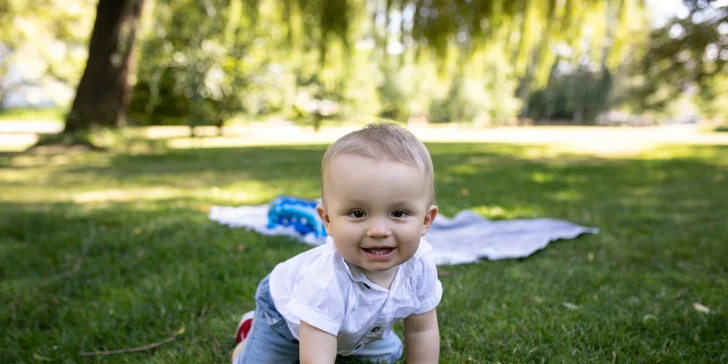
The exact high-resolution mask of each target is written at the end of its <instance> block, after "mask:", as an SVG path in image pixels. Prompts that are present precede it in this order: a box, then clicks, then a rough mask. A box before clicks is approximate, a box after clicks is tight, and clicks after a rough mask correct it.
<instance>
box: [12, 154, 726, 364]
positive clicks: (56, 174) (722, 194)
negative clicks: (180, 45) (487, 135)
mask: <svg viewBox="0 0 728 364" xmlns="http://www.w3.org/2000/svg"><path fill="white" fill-rule="evenodd" d="M429 147H430V149H431V153H432V154H433V159H434V164H435V168H436V185H437V200H438V203H439V205H440V207H441V211H442V212H443V213H444V214H445V215H449V216H451V215H453V214H454V213H455V212H457V211H459V210H462V209H469V208H472V209H476V211H479V212H481V213H483V214H485V215H486V216H487V217H490V218H495V219H506V218H516V217H540V216H548V217H554V218H561V219H567V220H571V221H574V222H577V223H580V224H585V225H591V226H596V227H599V228H600V229H601V233H600V234H599V235H597V236H590V237H585V238H581V239H578V240H577V241H574V242H561V243H556V244H552V245H551V246H550V247H549V248H548V249H546V250H543V251H541V252H539V253H537V254H536V255H535V256H534V257H532V258H530V259H527V260H517V261H498V262H481V263H479V264H472V265H465V266H455V267H442V269H441V272H442V280H443V285H444V287H445V298H444V299H443V302H442V304H441V305H440V307H439V309H438V314H439V316H440V320H441V321H440V322H441V333H442V359H443V360H442V362H463V361H465V360H467V359H468V358H469V357H470V358H473V360H475V361H477V362H482V361H502V362H503V361H509V362H510V361H514V360H515V361H519V360H524V359H525V360H532V359H533V360H536V361H540V359H541V358H547V359H552V360H554V361H571V360H578V359H584V360H599V361H604V360H612V358H613V355H617V356H618V357H627V358H633V359H635V360H637V361H658V360H670V359H671V360H674V359H675V358H685V359H686V360H687V359H688V358H689V360H697V361H702V360H701V358H702V359H707V360H708V361H709V360H710V359H715V358H719V357H720V355H721V353H724V347H725V346H724V345H723V344H724V343H725V342H726V340H727V339H728V336H726V335H728V334H726V333H727V332H728V330H724V329H725V325H726V324H725V322H726V318H727V317H726V314H725V312H726V310H728V304H726V302H725V300H724V298H725V294H726V293H728V281H727V280H726V277H728V275H726V270H728V265H727V264H728V263H727V262H728V247H727V246H726V245H725V244H724V243H725V236H728V226H726V225H727V224H725V216H728V188H725V187H726V182H725V181H724V179H725V178H728V165H726V160H728V159H727V158H728V148H726V147H723V146H701V147H685V148H687V152H686V153H683V154H676V155H673V157H671V158H669V159H662V158H651V157H650V156H644V157H643V158H634V159H599V158H590V157H584V156H569V155H563V156H559V157H554V158H534V157H530V156H531V155H539V153H546V152H547V147H522V146H512V145H494V144H490V145H481V144H432V145H429ZM324 151H325V146H296V147H255V148H228V149H205V150H174V151H169V152H166V153H164V154H161V153H158V154H141V155H128V154H99V153H89V154H83V155H76V156H67V157H64V158H60V159H59V158H58V157H48V158H45V157H44V158H45V159H40V157H28V156H23V157H17V156H16V157H8V156H0V163H1V164H0V165H2V168H4V169H5V172H14V173H16V174H15V175H14V177H12V178H3V179H0V189H4V190H5V191H9V190H10V191H14V193H23V191H28V193H47V194H48V195H49V196H52V195H53V194H54V193H61V191H65V192H66V193H71V194H73V193H84V192H87V191H95V190H105V189H110V188H113V189H119V190H144V189H154V188H157V187H160V186H163V187H166V188H174V189H177V190H180V191H182V192H180V195H179V197H177V198H166V197H163V196H162V197H158V198H154V197H152V198H145V199H135V198H126V199H122V200H121V201H115V200H113V199H111V200H103V199H102V200H91V201H90V202H87V203H73V202H69V201H68V200H59V201H60V202H32V201H25V202H23V201H22V199H20V200H18V201H15V202H14V200H13V198H11V197H12V196H7V198H4V199H5V200H7V202H4V203H3V204H2V206H0V259H2V261H3V262H5V263H4V264H3V265H0V281H1V282H2V285H1V286H0V303H2V304H3V306H4V307H6V309H4V310H3V311H2V313H0V325H2V326H3V327H6V328H8V329H7V333H6V336H5V340H4V343H3V350H0V352H2V354H0V359H2V361H3V362H17V361H21V360H30V359H32V358H33V355H38V356H40V357H44V358H49V359H51V360H54V361H61V360H70V361H76V360H80V358H79V356H78V352H79V351H92V350H99V349H102V348H108V349H118V348H124V347H133V346H140V345H145V344H148V343H151V342H155V341H159V340H161V339H163V338H165V337H167V336H169V335H170V334H171V333H173V332H175V331H176V330H178V329H179V328H180V327H185V329H186V332H185V334H184V335H183V336H182V337H181V338H180V339H181V340H178V342H175V343H172V344H169V345H167V346H165V347H162V348H160V349H158V350H155V351H151V352H147V353H143V354H133V355H134V356H121V357H115V358H113V357H112V358H109V361H111V362H116V361H119V362H122V361H127V360H136V359H139V360H145V361H153V362H175V361H179V360H180V359H181V358H184V359H183V360H184V361H188V362H208V361H224V360H226V358H227V355H229V353H230V351H231V349H232V344H231V341H230V337H231V335H232V330H233V329H234V325H235V323H236V322H237V321H236V320H237V318H238V317H239V316H240V315H241V314H242V313H244V312H245V311H247V310H249V309H252V308H253V297H252V296H253V292H254V290H255V286H256V285H257V282H258V281H259V280H260V279H261V278H262V277H263V276H264V275H265V274H267V273H268V272H269V271H270V270H271V269H272V268H273V267H274V266H275V264H277V263H278V262H280V261H283V260H285V259H287V258H288V257H291V256H293V255H295V254H296V253H298V252H301V251H304V250H306V249H308V247H307V246H305V245H303V244H298V243H295V242H294V241H293V240H291V239H288V238H280V237H264V236H260V235H257V234H253V233H250V232H247V231H244V230H233V229H227V228H225V227H222V226H218V225H216V224H213V223H211V222H209V221H208V219H207V214H206V209H205V208H206V206H209V205H210V204H221V205H226V204H235V203H241V201H243V202H245V203H264V202H267V201H268V200H269V199H270V198H272V197H273V196H275V195H276V194H294V195H299V196H303V197H308V198H315V197H318V188H319V170H320V169H319V163H320V159H321V156H322V155H323V152H324ZM663 152H665V153H667V154H668V155H669V154H670V153H672V152H670V150H669V149H666V150H664V151H663ZM15 158H21V159H15ZM22 158H25V159H22ZM34 158H35V159H34ZM16 167H23V169H20V168H18V169H17V170H15V169H14V168H16ZM25 173H27V175H26V174H25ZM250 186H257V187H256V188H258V190H256V191H255V193H252V194H250V195H249V196H247V197H245V198H243V199H236V200H228V199H227V198H226V197H225V195H219V194H216V193H215V192H213V191H212V190H213V189H214V188H215V187H217V188H219V189H222V190H225V191H229V192H231V193H242V192H246V191H245V190H246V188H250ZM200 190H201V191H203V193H201V194H196V193H195V191H200ZM69 191H70V192H69ZM31 197H32V196H31ZM50 201H53V200H52V199H51V200H50ZM79 262H80V263H79ZM76 266H78V268H77V269H75V267H76ZM695 302H700V303H701V304H704V305H706V306H708V307H710V308H711V310H712V311H711V313H709V314H703V313H700V312H698V311H696V310H695V309H694V308H693V306H692V305H693V303H695ZM565 303H569V304H571V305H573V306H569V305H565ZM573 307H577V308H576V309H574V308H573ZM721 343H723V344H721ZM54 347H55V349H54ZM723 355H724V354H723ZM724 358H725V356H724Z"/></svg>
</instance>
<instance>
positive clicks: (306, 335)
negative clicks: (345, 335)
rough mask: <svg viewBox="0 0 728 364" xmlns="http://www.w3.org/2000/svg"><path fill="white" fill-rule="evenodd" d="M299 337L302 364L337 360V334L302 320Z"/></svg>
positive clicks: (317, 363)
mask: <svg viewBox="0 0 728 364" xmlns="http://www.w3.org/2000/svg"><path fill="white" fill-rule="evenodd" d="M298 339H299V354H298V355H299V359H300V361H301V364H310V363H316V364H319V363H331V364H333V363H334V361H335V360H336V336H334V335H331V334H329V333H328V332H325V331H322V330H319V329H317V328H315V327H313V326H311V325H309V324H307V323H305V322H304V321H303V320H301V326H300V327H299V329H298Z"/></svg>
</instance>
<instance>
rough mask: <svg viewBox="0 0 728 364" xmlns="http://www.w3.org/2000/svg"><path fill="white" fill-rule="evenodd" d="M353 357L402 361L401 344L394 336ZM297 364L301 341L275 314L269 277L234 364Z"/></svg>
mask: <svg viewBox="0 0 728 364" xmlns="http://www.w3.org/2000/svg"><path fill="white" fill-rule="evenodd" d="M352 357H354V358H356V359H358V360H361V361H364V362H370V363H394V362H396V361H397V360H398V359H399V358H401V357H402V341H401V340H400V339H399V337H397V335H396V334H395V333H391V334H390V335H389V336H387V337H386V338H384V339H382V340H379V341H375V342H372V343H369V344H367V345H364V346H363V347H362V348H361V349H359V350H357V351H356V353H355V354H353V355H352ZM269 363H270V364H286V363H298V340H296V339H295V338H294V337H293V335H292V334H291V331H290V330H289V329H288V325H287V324H286V320H285V319H283V316H281V314H280V313H279V312H278V311H277V310H276V307H275V305H274V304H273V299H272V298H271V296H270V284H269V283H268V277H265V278H263V280H262V281H260V284H259V285H258V290H257V291H256V293H255V316H254V317H253V327H252V328H251V330H250V334H249V335H248V338H247V339H246V340H245V341H244V343H243V352H242V353H241V354H240V355H238V357H237V358H235V364H269Z"/></svg>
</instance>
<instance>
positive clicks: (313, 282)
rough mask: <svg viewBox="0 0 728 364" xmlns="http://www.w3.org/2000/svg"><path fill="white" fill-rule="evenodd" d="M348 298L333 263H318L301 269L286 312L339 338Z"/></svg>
mask: <svg viewBox="0 0 728 364" xmlns="http://www.w3.org/2000/svg"><path fill="white" fill-rule="evenodd" d="M344 296H345V295H344V292H341V288H340V286H339V284H338V281H337V277H336V275H335V274H334V269H333V264H332V262H331V261H330V260H328V259H326V260H324V261H318V260H317V261H313V262H310V263H309V264H307V265H306V266H304V267H301V270H300V271H299V272H298V275H297V276H296V278H295V282H294V284H293V292H292V294H291V299H290V300H289V301H288V304H287V305H286V309H287V310H288V311H289V312H290V313H291V314H293V315H294V316H296V317H297V318H298V319H299V320H303V321H305V322H306V323H307V324H309V325H311V326H313V327H315V328H317V329H319V330H322V331H325V332H327V333H329V334H331V335H334V336H337V335H338V334H339V329H340V328H341V324H342V322H343V321H344V313H345V310H344V309H345V302H344ZM299 325H300V322H299Z"/></svg>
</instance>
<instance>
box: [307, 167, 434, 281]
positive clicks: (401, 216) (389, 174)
mask: <svg viewBox="0 0 728 364" xmlns="http://www.w3.org/2000/svg"><path fill="white" fill-rule="evenodd" d="M323 178H324V189H325V191H324V196H323V197H324V201H323V202H324V205H319V208H318V210H319V214H320V215H321V218H322V219H323V221H324V224H325V225H326V231H327V232H328V233H329V235H331V237H332V238H333V239H334V244H335V246H336V249H337V250H338V252H339V254H341V255H342V256H343V257H344V259H345V260H346V261H348V262H349V263H351V264H354V265H356V266H358V267H360V268H362V269H363V270H364V272H365V273H366V272H367V271H378V272H383V271H389V270H391V269H395V268H396V267H397V266H398V265H400V264H402V263H404V262H405V261H407V260H408V259H410V258H411V257H412V256H413V255H414V253H415V252H416V251H417V248H418V247H419V243H420V237H421V236H422V235H424V234H425V233H426V232H427V229H428V228H429V227H430V224H431V223H432V220H433V219H434V217H435V215H436V213H437V208H436V207H435V206H432V205H431V204H430V201H431V191H430V184H429V181H428V180H427V178H426V175H425V173H424V172H423V171H422V170H420V169H417V168H413V167H410V166H408V165H406V164H403V163H397V162H389V161H379V160H375V159H372V158H367V157H361V156H354V155H340V156H338V157H336V158H335V159H334V160H332V161H331V163H330V164H329V168H328V169H327V173H326V175H325V176H324V177H323Z"/></svg>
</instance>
